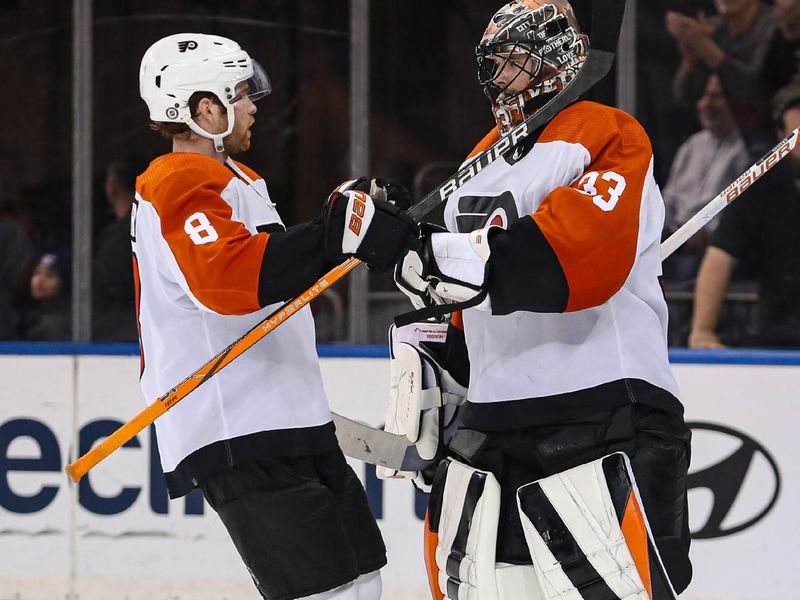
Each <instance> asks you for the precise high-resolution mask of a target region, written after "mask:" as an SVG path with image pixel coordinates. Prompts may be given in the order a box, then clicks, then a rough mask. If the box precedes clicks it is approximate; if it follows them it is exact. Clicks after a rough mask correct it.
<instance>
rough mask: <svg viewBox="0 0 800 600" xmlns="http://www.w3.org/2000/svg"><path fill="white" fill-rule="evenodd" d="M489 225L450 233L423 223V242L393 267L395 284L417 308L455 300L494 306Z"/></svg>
mask: <svg viewBox="0 0 800 600" xmlns="http://www.w3.org/2000/svg"><path fill="white" fill-rule="evenodd" d="M492 230H497V231H499V230H501V228H500V227H499V226H497V225H490V226H488V227H485V228H483V229H478V230H476V231H473V232H472V233H449V232H447V230H446V229H444V228H442V227H439V226H438V225H433V224H430V223H423V224H421V225H420V246H419V248H418V249H412V250H410V251H409V252H407V253H406V255H405V256H404V257H403V259H402V260H401V261H400V262H398V263H397V265H396V267H395V271H394V279H395V284H396V285H397V287H398V288H399V289H400V291H401V292H403V293H404V294H405V295H406V296H408V298H409V300H411V304H413V305H414V308H415V309H417V310H422V309H430V308H431V307H433V306H437V305H444V304H455V305H456V306H452V307H451V308H452V309H453V310H456V309H459V308H468V307H471V306H477V308H478V309H480V310H491V302H490V300H489V297H488V265H487V261H488V260H489V255H490V253H491V248H490V246H489V240H490V238H491V235H492Z"/></svg>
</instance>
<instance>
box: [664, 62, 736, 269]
mask: <svg viewBox="0 0 800 600" xmlns="http://www.w3.org/2000/svg"><path fill="white" fill-rule="evenodd" d="M697 118H698V120H699V121H700V125H701V126H702V127H703V129H702V130H701V131H698V132H697V133H695V134H694V135H692V136H691V137H690V138H689V139H688V140H686V141H685V142H684V143H683V144H682V145H681V147H680V148H678V152H677V154H676V155H675V159H674V161H673V162H672V167H671V169H670V173H669V179H668V180H667V184H666V185H665V186H664V190H663V195H664V204H665V206H666V210H667V214H666V218H665V221H664V234H665V237H666V236H668V235H670V234H671V233H673V232H674V231H676V230H677V229H678V228H679V227H680V226H681V225H683V224H684V223H686V221H688V220H689V219H690V218H691V217H693V216H694V215H695V214H696V213H697V212H698V211H699V210H700V209H701V208H702V207H703V206H705V204H706V203H707V202H708V201H709V200H711V199H712V198H713V197H714V196H716V195H717V194H719V193H720V192H721V191H722V190H723V189H724V188H725V187H726V186H727V185H728V184H730V183H731V182H732V181H733V180H734V179H736V177H737V176H738V175H739V174H740V173H742V171H744V170H745V169H746V168H747V166H748V162H749V161H748V154H747V148H746V147H745V143H744V139H743V138H742V135H741V133H740V132H739V129H738V127H737V125H736V120H735V119H734V118H733V113H732V112H731V109H730V105H729V104H728V99H727V98H726V96H725V92H724V90H723V89H722V85H721V83H720V79H719V77H718V76H717V75H712V76H711V77H709V78H708V83H707V84H706V88H705V92H704V93H703V95H702V96H701V97H700V99H699V100H698V101H697ZM718 222H719V221H718V218H715V219H713V220H712V221H711V222H709V223H708V224H707V225H706V226H705V227H704V228H703V229H701V230H700V231H699V232H698V233H697V234H695V235H694V237H692V238H691V239H690V240H689V241H687V242H686V243H685V244H684V245H683V246H682V247H681V248H680V250H679V251H678V252H676V253H675V254H673V255H672V256H671V257H670V258H669V259H667V261H666V262H665V264H664V278H665V279H667V280H674V281H686V280H690V279H694V277H695V275H696V274H697V268H698V266H699V265H700V259H701V258H702V256H703V252H704V251H705V248H706V246H707V245H708V240H709V237H710V235H711V233H712V232H713V231H714V229H716V226H717V224H718Z"/></svg>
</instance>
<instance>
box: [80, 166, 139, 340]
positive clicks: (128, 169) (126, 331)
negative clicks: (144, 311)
mask: <svg viewBox="0 0 800 600" xmlns="http://www.w3.org/2000/svg"><path fill="white" fill-rule="evenodd" d="M145 166H146V165H144V164H143V163H141V162H140V161H138V160H136V159H134V158H129V159H125V160H115V161H114V162H112V163H110V164H109V165H108V166H107V167H106V181H105V194H106V199H107V200H108V204H109V206H110V207H111V210H112V212H113V213H114V220H113V221H112V222H111V223H110V224H109V225H108V226H106V228H105V229H103V230H102V231H101V232H100V235H99V237H98V239H97V244H96V247H95V259H94V262H93V265H92V289H93V302H92V314H93V319H92V339H94V340H95V341H135V340H136V339H138V334H137V330H136V309H135V304H134V303H135V300H134V298H135V290H134V285H133V262H132V258H131V207H132V206H133V199H134V196H135V194H136V177H137V176H138V175H139V174H140V173H141V172H142V171H144V168H145Z"/></svg>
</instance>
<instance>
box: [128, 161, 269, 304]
mask: <svg viewBox="0 0 800 600" xmlns="http://www.w3.org/2000/svg"><path fill="white" fill-rule="evenodd" d="M256 177H257V176H256ZM232 178H233V174H232V173H231V171H230V170H229V169H228V168H226V167H225V166H223V165H221V164H220V163H218V162H216V161H215V160H213V159H211V158H207V157H204V156H201V155H199V154H184V153H173V154H168V155H166V156H164V157H161V158H160V159H157V160H156V161H154V162H153V163H152V164H151V166H150V168H149V169H148V170H147V171H146V172H145V173H144V174H143V175H142V176H140V178H139V181H138V187H139V188H140V190H139V192H140V194H141V196H142V197H143V198H145V199H146V200H148V201H150V202H151V203H152V205H153V206H154V208H155V209H156V212H157V213H158V215H159V218H160V221H161V232H162V235H163V237H164V239H165V240H166V241H167V244H168V245H169V247H170V250H171V251H172V253H173V255H174V257H175V260H176V262H177V263H178V266H179V268H180V270H181V272H182V273H183V276H184V277H185V279H186V282H187V284H188V286H189V289H190V290H191V292H192V294H193V295H194V296H195V298H197V300H198V301H199V302H200V303H202V304H203V305H204V306H205V307H207V308H209V309H210V310H213V311H214V312H217V313H220V314H233V315H241V314H247V313H250V312H254V311H256V310H259V309H260V308H261V306H260V304H259V302H258V280H259V275H260V270H261V263H262V260H263V257H264V250H265V248H266V244H267V238H268V237H269V236H268V234H266V233H260V234H256V235H252V234H251V233H250V232H249V231H248V230H247V228H246V227H245V226H244V225H243V224H242V223H240V222H238V221H234V220H232V215H233V210H232V208H231V206H230V205H229V204H228V203H227V202H226V201H225V200H224V199H223V198H222V196H221V193H222V190H223V189H224V188H225V187H226V186H227V185H228V184H229V183H230V181H231V179H232Z"/></svg>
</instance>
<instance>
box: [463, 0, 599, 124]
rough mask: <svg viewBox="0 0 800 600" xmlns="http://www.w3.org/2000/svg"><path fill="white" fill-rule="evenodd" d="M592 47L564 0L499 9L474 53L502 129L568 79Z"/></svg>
mask: <svg viewBox="0 0 800 600" xmlns="http://www.w3.org/2000/svg"><path fill="white" fill-rule="evenodd" d="M588 48H589V40H588V38H587V37H586V36H585V35H583V34H581V32H580V29H579V27H578V22H577V20H576V18H575V13H574V12H573V11H572V7H571V6H570V4H569V2H567V1H566V0H549V1H548V0H514V2H509V3H508V4H506V5H505V6H503V7H502V8H501V9H500V10H499V11H497V13H495V15H494V16H493V17H492V19H491V21H489V26H488V27H487V28H486V31H485V32H484V34H483V38H481V41H480V43H479V44H478V47H477V48H476V54H477V59H478V81H479V82H480V84H481V85H482V86H483V89H484V93H485V94H486V95H487V96H488V97H489V100H491V102H492V112H493V113H494V117H495V120H496V121H497V126H498V128H499V130H500V133H501V134H505V133H507V132H508V131H510V130H511V129H512V128H513V127H514V126H515V125H518V124H519V123H521V122H522V121H524V120H525V119H526V118H528V117H529V116H531V115H532V114H533V113H534V112H536V110H538V108H539V107H541V106H542V105H543V104H544V103H546V102H547V101H548V100H550V99H551V98H552V96H553V95H554V94H558V93H560V92H561V91H562V90H563V89H564V88H565V87H566V86H567V85H569V83H570V82H571V81H572V80H573V79H574V78H575V76H576V75H577V74H578V71H579V70H580V68H581V67H582V66H583V63H584V61H585V60H586V53H587V51H588Z"/></svg>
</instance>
